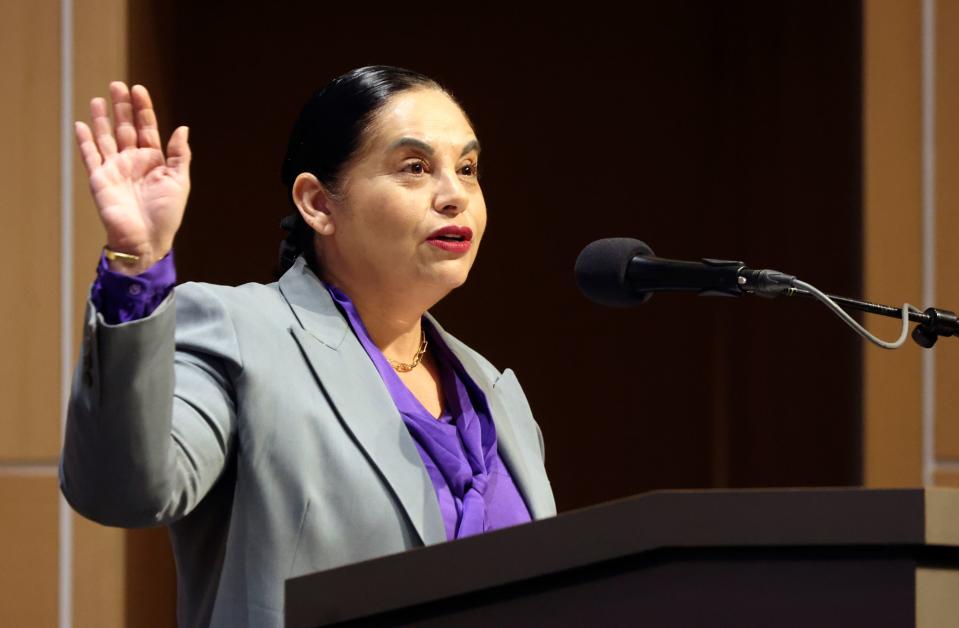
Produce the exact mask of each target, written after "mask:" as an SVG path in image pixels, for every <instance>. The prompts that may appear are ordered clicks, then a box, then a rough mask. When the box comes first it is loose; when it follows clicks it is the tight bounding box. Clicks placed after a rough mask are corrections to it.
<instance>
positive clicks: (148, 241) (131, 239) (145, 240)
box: [76, 81, 190, 274]
mask: <svg viewBox="0 0 959 628" xmlns="http://www.w3.org/2000/svg"><path fill="white" fill-rule="evenodd" d="M110 99H111V100H112V102H113V117H114V123H113V124H111V123H110V116H109V113H108V112H107V103H106V101H105V100H104V99H103V98H94V99H93V100H92V101H90V114H91V118H92V125H93V130H92V131H91V129H90V127H89V126H87V125H86V124H84V123H83V122H77V123H76V136H77V145H78V146H79V147H80V154H81V156H82V157H83V163H84V165H85V166H86V169H87V173H88V174H89V175H90V191H91V192H92V193H93V199H94V201H95V202H96V205H97V209H98V211H99V213H100V220H101V221H102V222H103V226H104V227H105V229H106V236H107V237H106V244H107V246H108V247H109V248H110V249H111V250H113V251H116V252H118V253H128V254H131V255H137V256H139V257H140V261H139V262H138V263H136V264H129V263H123V262H111V268H112V269H113V270H116V271H119V272H124V273H127V274H136V273H139V272H142V271H144V270H145V269H147V268H148V267H149V266H150V265H152V264H153V263H154V262H156V261H157V260H159V259H160V258H162V257H163V256H164V255H166V254H167V252H168V251H169V250H170V249H171V248H172V247H173V237H174V236H175V235H176V232H177V229H179V227H180V223H181V222H182V221H183V211H184V209H185V208H186V201H187V196H188V195H189V193H190V145H189V143H188V135H189V129H188V128H187V127H185V126H181V127H178V128H177V129H176V130H175V131H174V132H173V134H172V135H171V136H170V140H169V142H168V143H167V152H166V155H165V156H164V154H163V149H162V147H161V145H160V133H159V130H158V129H157V119H156V114H155V113H154V112H153V103H152V102H151V101H150V94H149V93H148V92H147V90H146V88H145V87H143V86H142V85H134V86H133V89H132V90H130V89H128V88H127V86H126V84H125V83H121V82H119V81H116V82H113V83H111V84H110Z"/></svg>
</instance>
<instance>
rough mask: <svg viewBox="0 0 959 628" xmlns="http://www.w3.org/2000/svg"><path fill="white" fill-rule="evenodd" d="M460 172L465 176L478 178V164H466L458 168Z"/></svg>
mask: <svg viewBox="0 0 959 628" xmlns="http://www.w3.org/2000/svg"><path fill="white" fill-rule="evenodd" d="M460 174H462V175H464V176H467V177H475V178H479V164H466V165H465V166H463V167H462V168H460Z"/></svg>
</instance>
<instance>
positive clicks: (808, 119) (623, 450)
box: [131, 0, 862, 510]
mask: <svg viewBox="0 0 959 628" xmlns="http://www.w3.org/2000/svg"><path fill="white" fill-rule="evenodd" d="M154 4H155V5H156V6H153V5H152V4H146V5H143V6H142V7H140V8H135V9H134V11H141V12H146V13H152V14H153V15H150V16H148V17H149V18H150V19H148V20H143V19H134V20H131V24H134V25H135V24H138V23H139V24H146V23H149V24H150V25H151V29H152V30H153V32H154V33H157V32H158V33H161V34H160V35H156V34H154V35H152V36H147V35H146V34H144V36H143V38H142V40H140V41H142V42H143V43H142V46H138V44H137V41H138V40H137V33H135V32H134V33H133V37H132V39H131V41H132V42H133V43H132V47H133V51H132V55H131V57H132V63H131V79H132V80H134V81H142V82H145V83H148V85H151V86H152V85H156V86H157V87H158V88H159V90H162V94H163V95H162V96H160V97H159V98H158V99H157V100H158V103H157V106H158V107H161V106H165V107H166V109H165V110H161V111H160V116H161V123H163V122H164V121H166V122H167V123H168V124H166V125H165V126H166V129H165V130H164V133H166V132H168V131H169V130H170V129H171V128H172V126H171V124H172V123H174V122H175V123H177V124H179V123H187V124H189V125H190V127H191V143H192V145H193V150H194V167H193V192H192V196H191V200H190V204H189V207H188V211H187V215H186V220H185V222H184V225H183V228H182V230H181V232H180V235H179V237H178V241H177V263H178V268H179V272H180V279H181V280H202V281H213V282H222V283H243V282H247V281H271V280H272V279H273V277H274V275H273V273H274V271H275V268H276V253H277V246H278V244H279V241H280V239H281V238H282V236H283V232H282V231H281V230H280V229H279V227H278V223H279V220H280V218H281V217H282V216H284V215H285V214H286V213H288V211H289V210H288V206H287V202H286V193H285V190H284V188H283V187H282V186H281V184H280V182H279V166H280V162H281V159H282V157H283V153H284V149H285V144H286V140H287V136H288V133H289V130H290V127H291V125H292V122H293V120H294V118H295V117H296V114H297V112H298V110H299V108H300V106H301V105H302V104H303V102H304V101H305V100H306V99H307V98H308V97H309V95H310V94H311V93H312V92H313V91H315V90H316V89H318V88H319V87H321V86H322V85H323V84H325V83H326V82H327V81H329V80H330V79H332V78H333V77H335V76H337V75H339V74H341V73H342V72H344V71H347V70H349V69H351V68H353V67H357V66H361V65H367V64H390V65H400V66H406V67H410V68H413V69H416V70H418V71H421V72H423V73H425V74H428V75H430V76H432V77H434V78H436V79H437V80H438V81H440V82H441V83H442V84H444V85H445V86H446V87H447V88H448V89H450V90H451V91H452V92H453V93H454V94H455V95H456V97H457V98H458V99H459V100H460V101H461V103H462V104H463V106H464V108H465V109H466V110H467V112H468V113H469V115H470V117H471V118H472V120H473V121H474V122H475V124H476V126H477V130H478V135H479V137H480V139H481V141H482V143H483V147H484V148H483V152H484V156H483V167H484V174H483V187H484V192H485V195H486V200H487V206H488V207H489V211H490V225H489V229H488V231H487V235H486V236H485V238H484V244H483V249H482V251H481V254H480V256H479V260H478V263H477V265H476V267H475V268H474V270H473V273H472V274H471V277H470V280H469V282H468V283H467V284H466V286H465V287H464V288H461V289H460V290H458V291H456V292H454V293H453V294H451V295H450V296H449V297H448V298H447V299H446V300H445V301H444V302H443V303H441V304H440V305H439V306H437V307H436V308H435V310H434V313H435V314H436V315H437V316H438V317H439V318H440V320H441V321H442V322H443V324H444V326H445V327H446V328H447V329H449V330H451V331H452V332H453V333H454V334H456V335H458V336H459V337H460V338H462V339H463V340H465V341H466V342H467V343H468V344H470V345H472V346H473V347H474V348H476V349H478V350H479V351H480V352H482V353H483V354H485V355H486V356H487V357H488V358H489V359H490V360H491V361H492V362H493V363H494V364H495V365H497V366H498V367H499V368H501V369H502V368H504V367H511V368H513V369H514V370H515V371H516V372H517V375H518V377H519V379H520V381H521V382H522V383H523V385H524V388H525V390H526V393H527V396H528V397H529V400H530V403H531V405H532V407H533V411H534V413H535V415H536V417H537V419H538V421H539V422H540V425H541V426H542V429H543V432H544V434H545V438H546V446H547V469H548V471H549V474H550V477H551V480H552V483H553V489H554V491H555V494H556V498H557V503H558V506H559V508H560V510H567V509H570V508H574V507H579V506H585V505H588V504H592V503H596V502H600V501H605V500H609V499H613V498H617V497H622V496H625V495H629V494H633V493H638V492H643V491H648V490H652V489H658V488H685V487H724V486H736V487H742V486H799V485H841V484H857V483H859V482H860V481H861V469H860V467H861V465H860V458H861V454H860V450H861V434H860V432H861V427H860V426H861V406H862V403H861V399H860V397H859V395H860V392H859V391H860V389H861V386H860V376H861V360H860V353H859V351H860V349H859V347H860V344H859V342H858V340H857V339H856V337H855V336H854V335H853V334H852V333H851V332H850V331H849V330H848V329H847V328H845V326H843V325H842V324H841V323H840V322H839V321H838V320H836V319H835V318H834V317H833V316H832V315H831V314H828V313H827V312H826V311H825V310H824V309H823V308H821V307H819V306H817V305H815V304H814V303H811V302H799V301H795V302H790V301H788V300H785V299H782V300H779V301H767V300H764V299H758V298H743V299H738V300H734V299H711V298H698V297H695V296H692V295H657V296H656V297H655V298H654V299H653V300H652V301H650V302H649V303H648V304H646V305H644V306H642V307H641V308H638V309H634V310H612V309H604V308H600V307H599V306H595V305H592V304H591V303H589V302H587V301H586V300H585V299H583V298H582V297H581V296H580V295H579V294H578V292H577V291H576V288H575V286H574V283H573V278H572V267H573V262H574V260H575V258H576V256H577V254H578V253H579V251H580V250H581V249H582V247H583V246H584V245H586V244H587V243H588V242H590V241H592V240H594V239H597V238H600V237H609V236H629V237H637V238H640V239H642V240H644V241H646V242H647V243H649V244H650V245H651V246H652V247H653V248H654V250H655V251H656V252H657V254H659V255H661V256H664V257H672V258H677V259H695V258H698V257H719V258H733V259H743V260H745V261H747V262H748V263H750V265H752V266H754V267H772V268H777V269H780V270H783V271H787V272H790V273H792V274H795V275H798V276H800V277H801V278H803V279H805V280H807V281H809V282H811V283H813V284H815V285H817V286H819V287H820V288H822V289H824V290H827V291H830V292H835V293H839V294H847V295H858V294H859V291H860V284H861V275H862V272H861V269H860V262H859V260H860V241H861V159H862V146H861V106H862V102H861V99H862V94H861V87H862V86H861V72H860V70H861V67H860V66H861V59H860V55H861V16H860V6H859V2H853V1H839V0H818V1H807V2H800V1H791V2H758V1H757V2H737V1H729V2H722V3H716V2H668V3H664V2H657V3H648V4H640V5H639V6H634V7H633V8H632V9H630V11H629V12H628V13H619V14H616V13H609V12H604V11H602V10H599V9H598V8H596V7H592V8H591V9H592V10H589V11H583V12H581V13H575V14H574V13H570V14H558V13H557V12H555V11H552V12H550V13H549V14H545V15H533V16H521V15H489V14H487V15H482V14H479V13H478V12H475V11H474V12H468V11H464V12H461V13H459V14H455V15H454V14H439V13H437V12H435V11H434V10H433V7H432V6H431V5H403V7H402V8H404V9H406V11H403V12H397V13H396V14H395V15H383V14H377V15H375V16H371V15H359V14H354V15H344V14H332V13H330V12H329V11H328V10H325V9H324V8H323V7H322V6H321V5H319V4H317V3H312V4H303V5H302V6H297V5H292V4H280V5H277V4H269V5H267V4H263V5H260V6H257V5H252V4H245V3H227V2H215V1H213V2H202V3H196V2H193V3H191V2H186V1H179V2H176V3H174V4H172V5H166V4H164V6H162V7H161V6H159V5H160V4H161V3H154ZM164 24H165V25H166V27H165V28H166V29H165V30H164V28H163V27H162V25H164ZM148 81H149V82H148ZM154 91H155V92H156V91H157V89H154Z"/></svg>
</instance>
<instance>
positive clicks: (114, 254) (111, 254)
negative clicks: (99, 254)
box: [103, 246, 140, 266]
mask: <svg viewBox="0 0 959 628" xmlns="http://www.w3.org/2000/svg"><path fill="white" fill-rule="evenodd" d="M103 255H104V257H106V258H107V259H108V260H110V261H111V262H113V261H118V262H123V263H124V264H129V265H130V266H132V265H134V264H138V263H139V262H140V256H139V255H131V254H129V253H120V252H119V251H113V250H111V249H110V248H109V247H106V246H105V247H103Z"/></svg>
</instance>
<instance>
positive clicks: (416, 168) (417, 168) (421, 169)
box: [403, 159, 426, 174]
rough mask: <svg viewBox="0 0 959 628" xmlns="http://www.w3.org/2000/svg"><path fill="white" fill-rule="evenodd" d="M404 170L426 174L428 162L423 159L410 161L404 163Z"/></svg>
mask: <svg viewBox="0 0 959 628" xmlns="http://www.w3.org/2000/svg"><path fill="white" fill-rule="evenodd" d="M403 172H409V173H410V174H425V173H426V163H425V162H424V161H423V160H422V159H415V160H411V161H408V162H406V163H405V164H403Z"/></svg>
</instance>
